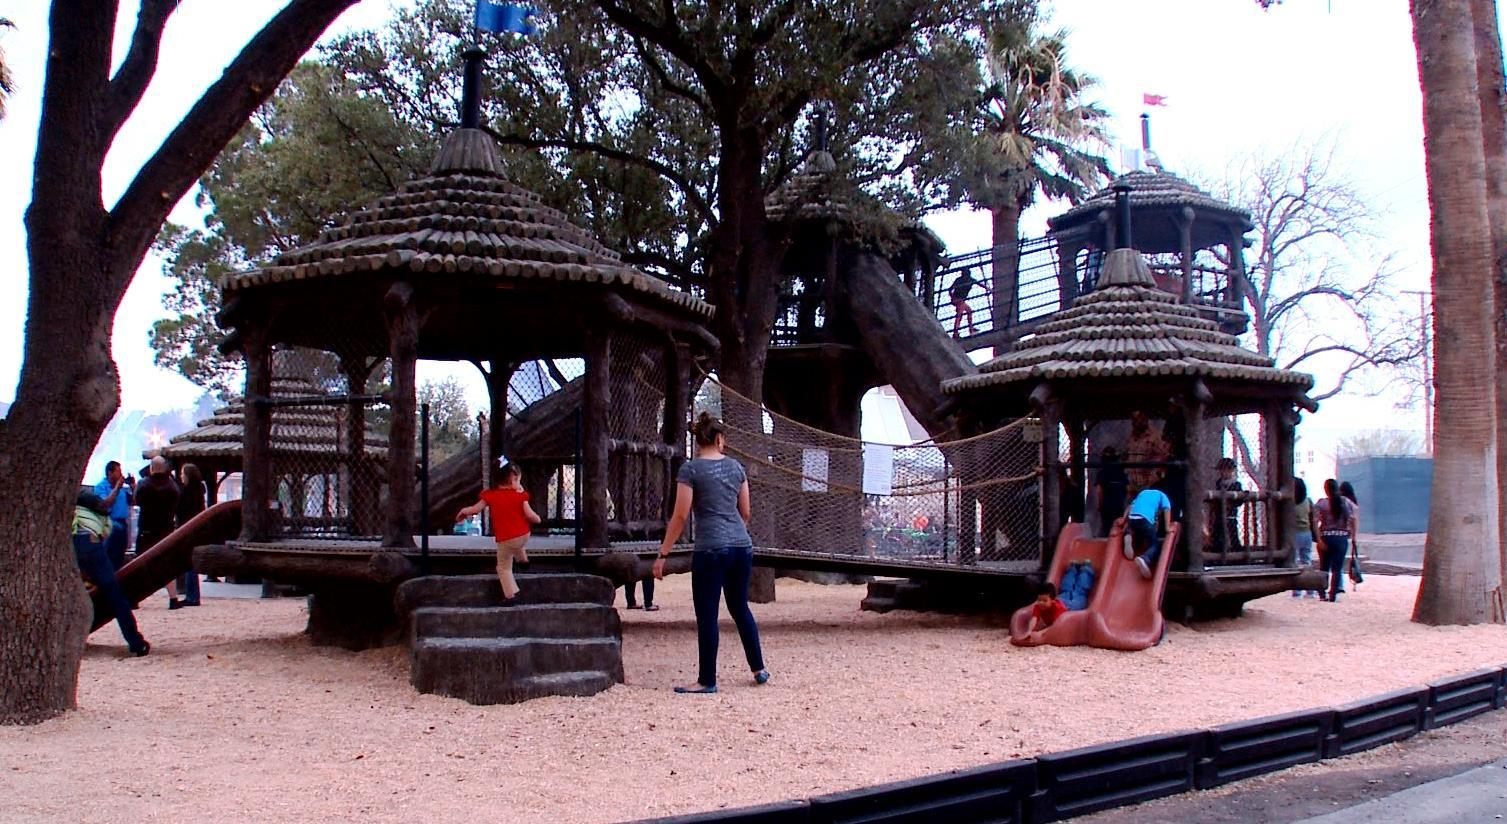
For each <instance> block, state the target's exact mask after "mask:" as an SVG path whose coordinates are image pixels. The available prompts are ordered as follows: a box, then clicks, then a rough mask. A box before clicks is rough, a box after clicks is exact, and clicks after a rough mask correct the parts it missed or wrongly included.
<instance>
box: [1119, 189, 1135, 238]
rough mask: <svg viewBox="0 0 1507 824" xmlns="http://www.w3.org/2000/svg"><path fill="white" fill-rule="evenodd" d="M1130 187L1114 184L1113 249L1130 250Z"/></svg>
mask: <svg viewBox="0 0 1507 824" xmlns="http://www.w3.org/2000/svg"><path fill="white" fill-rule="evenodd" d="M1134 245H1135V244H1134V243H1132V242H1131V238H1130V186H1128V185H1127V184H1124V183H1117V184H1115V248H1116V249H1130V248H1132V247H1133V246H1134Z"/></svg>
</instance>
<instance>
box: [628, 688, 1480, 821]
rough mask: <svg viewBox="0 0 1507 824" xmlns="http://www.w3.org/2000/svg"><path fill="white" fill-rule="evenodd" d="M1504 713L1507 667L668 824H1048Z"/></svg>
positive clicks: (683, 818)
mask: <svg viewBox="0 0 1507 824" xmlns="http://www.w3.org/2000/svg"><path fill="white" fill-rule="evenodd" d="M1493 708H1495V709H1504V708H1507V668H1498V669H1487V670H1479V671H1477V672H1472V673H1466V674H1464V675H1460V676H1455V677H1452V678H1447V679H1444V680H1441V681H1436V682H1434V683H1432V684H1430V685H1429V686H1427V687H1418V688H1415V689H1407V690H1399V691H1397V692H1392V693H1387V694H1386V695H1379V696H1376V697H1374V698H1370V699H1367V700H1365V701H1358V702H1355V703H1352V704H1346V705H1344V706H1342V707H1338V708H1335V709H1321V710H1306V711H1303V712H1295V713H1289V714H1286V715H1278V716H1272V717H1269V718H1259V719H1255V720H1252V721H1241V722H1236V723H1233V724H1226V725H1224V726H1221V727H1215V728H1213V729H1209V730H1201V731H1197V732H1180V733H1172V734H1169V735H1160V736H1148V737H1145V738H1136V739H1132V740H1129V741H1120V742H1117V743H1113V744H1104V745H1100V746H1094V747H1085V748H1082V749H1077V750H1070V751H1068V752H1062V753H1055V754H1052V755H1043V756H1040V757H1038V758H1036V759H1034V760H1020V761H1007V762H1004V763H1001V764H992V765H988V766H984V767H976V768H973V769H969V770H961V771H955V772H951V773H947V774H945V775H939V776H930V777H926V778H917V779H911V780H908V781H900V782H895V783H892V784H882V785H879V786H876V787H868V788H865V789H860V790H851V791H848V792H842V793H834V794H831V795H824V796H819V797H817V798H812V799H810V800H809V801H786V802H781V803H777V804H766V805H762V806H758V807H743V808H739V809H734V810H719V811H716V812H705V813H695V814H691V815H682V816H676V817H674V818H659V819H645V820H644V821H657V822H661V824H712V823H713V822H715V823H716V824H913V823H919V822H931V821H947V822H958V824H967V823H968V822H1021V823H1022V824H1045V822H1049V821H1059V820H1061V819H1063V818H1068V817H1071V816H1077V815H1085V814H1088V813H1091V812H1097V811H1099V810H1107V809H1111V808H1113V807H1121V806H1125V805H1129V804H1136V803H1140V802H1142V801H1149V800H1151V799H1154V798H1161V797H1163V796H1167V795H1175V794H1177V793H1180V792H1185V791H1187V790H1191V789H1193V788H1194V787H1195V786H1197V787H1198V788H1200V789H1207V788H1210V787H1216V786H1219V785H1220V784H1225V783H1229V782H1231V781H1237V780H1240V779H1245V778H1251V777H1253V776H1257V775H1263V774H1265V773H1270V772H1275V771H1277V770H1282V769H1286V768H1288V767H1291V766H1294V765H1297V764H1304V763H1309V762H1312V761H1318V760H1323V759H1329V758H1339V757H1342V756H1346V755H1352V754H1354V753H1357V752H1361V751H1363V750H1368V749H1371V748H1372V747H1379V746H1381V745H1383V744H1390V743H1393V742H1395V741H1401V740H1403V739H1405V738H1409V737H1411V736H1413V735H1416V734H1417V733H1419V732H1421V731H1422V730H1424V729H1436V728H1438V727H1442V726H1447V725H1449V724H1454V723H1457V722H1460V721H1464V720H1466V719H1468V718H1472V717H1475V716H1476V715H1480V714H1482V713H1484V712H1487V711H1488V710H1490V709H1493Z"/></svg>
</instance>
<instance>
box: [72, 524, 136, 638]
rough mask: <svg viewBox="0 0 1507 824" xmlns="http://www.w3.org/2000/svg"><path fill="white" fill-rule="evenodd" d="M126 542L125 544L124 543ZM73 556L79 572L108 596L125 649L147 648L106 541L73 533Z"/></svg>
mask: <svg viewBox="0 0 1507 824" xmlns="http://www.w3.org/2000/svg"><path fill="white" fill-rule="evenodd" d="M122 543H124V541H122ZM73 557H74V558H76V559H77V560H78V568H79V572H82V573H84V577H85V578H88V579H89V580H90V582H92V583H93V584H94V586H95V588H96V589H98V590H99V591H100V593H101V594H103V595H104V596H105V602H106V603H108V604H109V605H110V609H111V610H112V611H114V612H115V622H116V623H117V624H119V625H120V634H121V637H123V638H125V639H126V646H127V647H130V649H131V651H132V652H136V651H138V650H140V649H141V648H143V647H145V646H146V640H145V639H143V638H142V637H141V631H140V630H138V629H137V628H136V615H135V614H134V613H133V612H132V611H131V602H130V600H129V599H127V598H126V594H125V592H123V591H122V590H121V588H120V582H119V581H117V580H115V565H114V564H113V563H112V562H111V561H110V556H109V555H108V554H106V552H105V542H104V541H96V540H94V537H93V536H92V535H90V534H88V533H86V532H78V533H74V536H73Z"/></svg>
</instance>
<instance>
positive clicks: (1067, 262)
mask: <svg viewBox="0 0 1507 824" xmlns="http://www.w3.org/2000/svg"><path fill="white" fill-rule="evenodd" d="M1081 251H1083V247H1082V246H1081V245H1080V244H1077V243H1063V244H1060V245H1058V247H1057V300H1058V302H1059V303H1060V304H1061V308H1063V309H1066V308H1068V307H1069V306H1072V305H1073V299H1074V298H1076V297H1077V295H1078V289H1079V284H1078V253H1079V252H1081ZM1019 277H1020V276H1019V275H1018V274H1017V275H1016V278H1017V279H1019ZM1015 288H1016V292H1017V294H1019V290H1020V285H1019V284H1016V287H1015ZM1015 302H1016V312H1015V317H1013V318H1011V319H1010V320H1011V321H1012V322H1013V321H1016V320H1019V319H1020V306H1019V304H1020V299H1019V298H1018V297H1017V298H1016V301H1015Z"/></svg>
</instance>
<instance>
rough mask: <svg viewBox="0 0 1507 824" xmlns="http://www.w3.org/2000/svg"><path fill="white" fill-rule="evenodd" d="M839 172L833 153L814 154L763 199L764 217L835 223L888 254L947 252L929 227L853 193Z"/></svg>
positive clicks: (854, 190) (808, 156)
mask: <svg viewBox="0 0 1507 824" xmlns="http://www.w3.org/2000/svg"><path fill="white" fill-rule="evenodd" d="M837 172H838V169H837V160H836V159H835V158H833V157H832V153H831V152H829V151H827V150H826V149H816V150H814V151H812V152H811V153H810V154H809V155H806V160H805V162H804V163H802V164H801V168H800V169H799V170H798V171H796V173H795V174H793V175H791V176H790V178H789V179H788V180H786V181H785V182H784V183H782V184H780V186H779V188H777V189H775V190H774V191H773V192H770V193H769V196H768V197H766V198H764V213H765V214H766V215H767V216H768V217H769V219H770V220H772V221H781V220H785V219H786V218H787V217H789V216H790V214H791V212H792V211H794V212H795V219H796V220H802V221H813V222H818V223H825V224H829V225H834V224H835V225H836V226H837V227H839V228H840V229H842V230H846V231H847V232H850V233H852V235H853V236H856V237H857V238H859V239H860V240H862V241H865V242H867V243H871V244H873V245H874V246H875V247H877V248H878V249H879V250H880V251H882V252H884V253H886V254H890V253H893V252H896V251H898V250H900V249H903V248H905V246H907V245H908V244H911V243H921V244H924V245H926V246H929V247H931V248H934V249H941V248H942V247H943V244H942V241H941V239H940V238H938V237H937V236H936V235H935V234H934V233H932V231H931V230H930V229H928V228H926V225H925V224H923V223H921V222H920V221H919V220H914V219H912V218H908V217H906V216H905V215H902V214H900V213H899V212H897V211H895V210H894V209H891V208H889V207H888V206H886V205H884V204H883V203H881V202H879V200H878V199H876V198H874V197H871V196H869V195H867V194H865V193H864V192H862V191H859V190H857V189H855V188H854V187H853V186H852V185H851V182H850V181H847V180H845V179H843V178H842V177H841V176H839V175H838V173H837Z"/></svg>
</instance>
